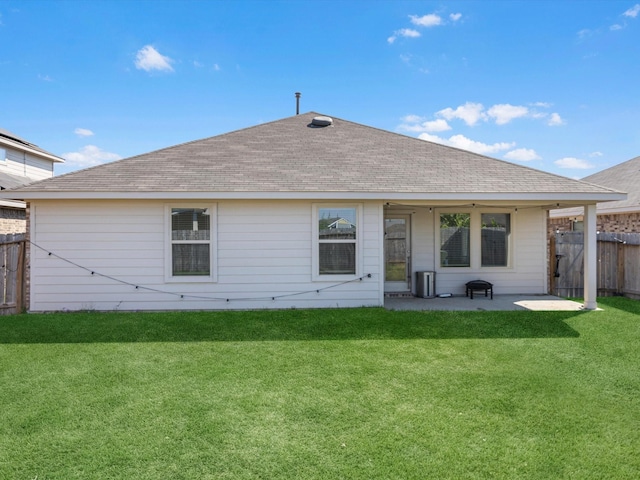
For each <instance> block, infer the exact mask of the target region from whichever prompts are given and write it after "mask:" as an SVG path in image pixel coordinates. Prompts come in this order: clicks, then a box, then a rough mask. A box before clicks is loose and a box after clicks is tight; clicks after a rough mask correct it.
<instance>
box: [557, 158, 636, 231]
mask: <svg viewBox="0 0 640 480" xmlns="http://www.w3.org/2000/svg"><path fill="white" fill-rule="evenodd" d="M582 181H583V182H589V183H595V184H597V185H602V186H604V187H609V188H615V189H616V190H621V191H623V192H628V194H627V198H626V199H625V200H618V201H615V202H606V203H598V204H597V205H596V215H597V227H596V228H597V229H598V230H599V231H602V232H609V233H640V157H636V158H632V159H631V160H627V161H626V162H623V163H620V164H618V165H614V166H613V167H610V168H607V169H606V170H602V171H601V172H598V173H594V174H593V175H589V176H588V177H585V178H583V179H582ZM583 214H584V210H583V208H582V207H575V208H561V209H555V210H551V211H550V212H549V233H553V232H556V231H559V232H569V231H582V229H583Z"/></svg>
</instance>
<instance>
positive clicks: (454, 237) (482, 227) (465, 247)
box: [439, 210, 512, 269]
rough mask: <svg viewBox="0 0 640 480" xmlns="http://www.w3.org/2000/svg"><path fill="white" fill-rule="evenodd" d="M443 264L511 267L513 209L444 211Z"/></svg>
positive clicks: (475, 267)
mask: <svg viewBox="0 0 640 480" xmlns="http://www.w3.org/2000/svg"><path fill="white" fill-rule="evenodd" d="M439 219H440V267H441V268H455V267H469V268H474V269H477V268H491V267H508V266H509V265H510V257H511V252H510V248H511V242H512V239H511V231H512V224H511V222H512V216H511V214H510V213H504V212H498V213H494V212H490V213H487V212H486V211H485V212H482V211H478V210H472V211H468V212H440V214H439Z"/></svg>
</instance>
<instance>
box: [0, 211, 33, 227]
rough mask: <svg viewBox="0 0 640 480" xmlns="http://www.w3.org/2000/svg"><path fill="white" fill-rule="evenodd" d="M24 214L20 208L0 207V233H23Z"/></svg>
mask: <svg viewBox="0 0 640 480" xmlns="http://www.w3.org/2000/svg"><path fill="white" fill-rule="evenodd" d="M26 228H27V221H26V214H25V211H24V209H22V208H8V207H4V208H0V233H24V232H25V231H26Z"/></svg>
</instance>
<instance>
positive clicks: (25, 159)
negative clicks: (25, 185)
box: [0, 147, 53, 181]
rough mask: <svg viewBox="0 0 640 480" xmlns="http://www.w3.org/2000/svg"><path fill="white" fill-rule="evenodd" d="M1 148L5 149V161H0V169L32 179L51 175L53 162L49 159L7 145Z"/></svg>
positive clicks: (40, 178) (41, 178)
mask: <svg viewBox="0 0 640 480" xmlns="http://www.w3.org/2000/svg"><path fill="white" fill-rule="evenodd" d="M2 148H4V149H5V151H6V161H5V162H2V163H0V171H2V172H4V173H8V174H10V175H17V176H19V177H28V178H31V179H33V180H34V181H36V180H43V179H45V178H51V177H52V176H53V162H52V161H51V160H44V159H42V158H39V157H36V156H35V155H32V154H30V153H26V152H20V151H18V150H13V149H11V148H8V147H2Z"/></svg>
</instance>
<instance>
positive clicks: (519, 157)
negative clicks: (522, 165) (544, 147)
mask: <svg viewBox="0 0 640 480" xmlns="http://www.w3.org/2000/svg"><path fill="white" fill-rule="evenodd" d="M504 158H506V159H507V160H515V161H517V162H530V161H531V160H540V159H541V157H540V155H538V154H537V153H536V151H535V150H533V149H530V148H516V149H515V150H511V151H510V152H507V153H506V154H505V155H504Z"/></svg>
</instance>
